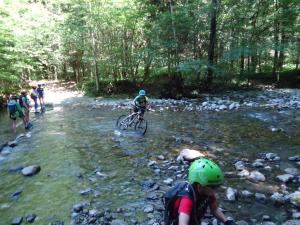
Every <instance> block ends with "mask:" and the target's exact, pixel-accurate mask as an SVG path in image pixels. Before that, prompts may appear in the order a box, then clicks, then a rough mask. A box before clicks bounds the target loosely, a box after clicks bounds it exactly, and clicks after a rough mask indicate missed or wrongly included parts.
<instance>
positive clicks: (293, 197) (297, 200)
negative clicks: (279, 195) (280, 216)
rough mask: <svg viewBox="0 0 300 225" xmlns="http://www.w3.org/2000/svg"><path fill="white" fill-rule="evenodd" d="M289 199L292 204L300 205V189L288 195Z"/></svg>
mask: <svg viewBox="0 0 300 225" xmlns="http://www.w3.org/2000/svg"><path fill="white" fill-rule="evenodd" d="M289 198H290V201H291V203H292V204H293V205H295V206H297V207H300V191H296V192H294V193H292V194H290V195H289Z"/></svg>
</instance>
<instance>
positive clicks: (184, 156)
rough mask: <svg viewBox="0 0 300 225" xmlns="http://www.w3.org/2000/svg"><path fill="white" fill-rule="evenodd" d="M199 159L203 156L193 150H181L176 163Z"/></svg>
mask: <svg viewBox="0 0 300 225" xmlns="http://www.w3.org/2000/svg"><path fill="white" fill-rule="evenodd" d="M201 157H205V155H204V154H203V153H201V152H199V151H197V150H193V149H187V148H185V149H183V150H182V151H181V152H180V154H179V156H178V157H177V161H183V160H186V161H190V162H191V161H194V160H196V159H199V158H201Z"/></svg>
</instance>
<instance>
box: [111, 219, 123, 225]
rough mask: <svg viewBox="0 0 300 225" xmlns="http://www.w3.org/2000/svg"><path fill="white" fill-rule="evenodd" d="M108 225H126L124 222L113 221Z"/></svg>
mask: <svg viewBox="0 0 300 225" xmlns="http://www.w3.org/2000/svg"><path fill="white" fill-rule="evenodd" d="M110 225H127V223H125V221H124V220H113V221H111V224H110Z"/></svg>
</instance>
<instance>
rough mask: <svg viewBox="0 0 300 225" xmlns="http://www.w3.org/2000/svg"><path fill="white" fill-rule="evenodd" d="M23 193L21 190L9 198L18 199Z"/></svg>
mask: <svg viewBox="0 0 300 225" xmlns="http://www.w3.org/2000/svg"><path fill="white" fill-rule="evenodd" d="M22 192H23V190H18V191H16V192H14V193H12V194H11V196H10V197H11V198H13V199H15V198H16V197H18V196H19V195H20V194H21V193H22Z"/></svg>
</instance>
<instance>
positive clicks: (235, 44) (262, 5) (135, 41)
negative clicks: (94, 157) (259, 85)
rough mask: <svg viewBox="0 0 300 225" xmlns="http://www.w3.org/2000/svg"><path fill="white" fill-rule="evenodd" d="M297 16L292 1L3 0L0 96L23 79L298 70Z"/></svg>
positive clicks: (203, 79) (188, 79)
mask: <svg viewBox="0 0 300 225" xmlns="http://www.w3.org/2000/svg"><path fill="white" fill-rule="evenodd" d="M299 15H300V5H299V4H298V0H272V1H271V0H252V1H246V0H239V1H236V0H211V1H207V0H189V1H187V0H168V1H166V0H163V1H156V0H97V1H96V0H52V1H49V0H27V1H25V0H13V1H11V0H3V1H1V2H0V93H10V92H12V91H16V90H18V89H19V88H21V86H22V85H23V83H24V82H25V81H28V80H33V79H57V78H59V79H70V80H75V81H76V82H77V83H78V84H81V85H83V87H86V88H90V89H93V90H94V91H95V92H99V91H101V89H103V88H104V89H105V90H106V91H109V85H111V84H112V83H117V82H125V83H126V82H133V83H135V84H139V85H146V84H147V83H151V82H154V80H156V79H158V78H161V79H162V80H164V79H168V82H170V80H171V81H172V80H175V81H176V80H177V81H178V80H179V81H180V82H181V87H182V85H185V86H191V87H192V89H193V88H194V89H200V88H201V87H205V86H206V87H207V86H211V85H212V84H213V83H215V82H221V83H228V82H229V83H230V82H242V81H243V80H245V79H248V78H249V76H250V75H252V74H261V75H260V76H264V75H263V74H270V76H273V77H275V76H277V75H278V73H279V72H283V71H290V70H296V71H299V55H300V35H299V34H300V16H299ZM175 83H176V82H175ZM177 83H178V82H177ZM103 84H105V85H104V86H105V87H104V86H103ZM175 86H176V85H175Z"/></svg>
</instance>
